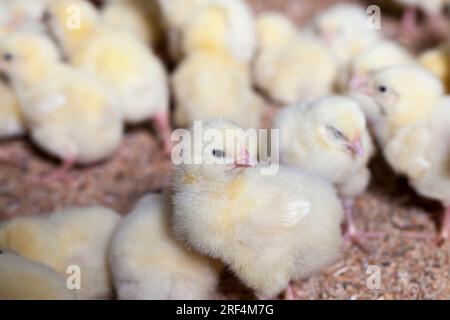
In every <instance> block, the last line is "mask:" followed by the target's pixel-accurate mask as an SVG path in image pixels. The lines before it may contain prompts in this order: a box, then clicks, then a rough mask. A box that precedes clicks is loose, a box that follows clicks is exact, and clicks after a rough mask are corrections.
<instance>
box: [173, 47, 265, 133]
mask: <svg viewBox="0 0 450 320" xmlns="http://www.w3.org/2000/svg"><path fill="white" fill-rule="evenodd" d="M172 87H173V94H174V99H175V110H174V121H175V124H176V126H178V127H185V128H186V127H189V126H190V125H191V124H192V123H193V121H195V120H205V119H208V118H213V117H224V118H228V119H231V120H233V121H236V122H237V123H239V125H241V126H242V127H245V128H258V127H259V124H260V119H261V115H262V111H263V107H264V102H263V100H262V98H260V97H259V96H258V95H257V94H256V93H255V92H254V91H253V88H252V85H251V80H250V75H249V70H248V68H247V67H246V66H245V65H243V64H240V63H238V62H236V61H235V60H234V59H233V58H231V57H230V56H229V55H227V54H220V53H214V52H206V51H203V52H198V53H194V54H190V55H189V56H188V57H187V58H186V59H185V60H184V61H183V62H182V63H181V64H180V65H179V66H178V68H177V69H176V70H175V72H174V74H173V76H172Z"/></svg>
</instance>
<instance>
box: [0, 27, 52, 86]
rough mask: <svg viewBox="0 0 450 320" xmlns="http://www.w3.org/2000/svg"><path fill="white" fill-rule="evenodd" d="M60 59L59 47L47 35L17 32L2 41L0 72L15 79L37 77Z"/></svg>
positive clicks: (0, 47) (0, 46) (0, 45)
mask: <svg viewBox="0 0 450 320" xmlns="http://www.w3.org/2000/svg"><path fill="white" fill-rule="evenodd" d="M59 59H60V56H59V52H58V49H57V48H56V46H55V45H54V44H53V42H52V41H51V40H50V39H48V38H47V37H46V36H45V35H41V34H37V33H31V32H16V33H13V34H11V35H10V36H8V37H7V38H5V39H4V40H3V41H2V42H1V43H0V72H4V73H6V74H7V75H8V76H10V77H11V79H12V80H13V81H14V80H15V79H26V80H31V79H36V78H38V77H39V76H41V75H42V74H43V73H44V71H45V69H46V68H48V66H49V65H51V64H54V63H56V62H58V61H59Z"/></svg>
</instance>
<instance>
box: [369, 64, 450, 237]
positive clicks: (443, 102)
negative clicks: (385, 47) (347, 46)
mask: <svg viewBox="0 0 450 320" xmlns="http://www.w3.org/2000/svg"><path fill="white" fill-rule="evenodd" d="M411 88H414V90H411ZM365 92H366V93H367V94H369V95H370V96H371V97H372V98H373V99H374V100H375V102H376V103H377V104H378V105H379V106H380V108H381V110H382V116H383V117H382V119H383V125H384V126H383V129H384V131H383V132H382V134H383V135H382V137H381V138H382V139H381V145H382V148H383V154H384V155H385V158H386V159H387V161H388V163H389V164H390V166H391V167H392V168H393V169H394V170H395V171H396V172H398V173H399V174H402V175H405V176H406V177H407V178H408V180H409V182H410V184H411V185H412V186H413V187H414V188H415V189H416V190H417V191H418V192H419V193H420V194H422V195H424V196H426V197H429V198H432V199H435V200H438V201H440V202H441V203H442V204H443V205H444V206H445V207H446V208H447V209H446V211H445V214H444V220H443V223H442V229H441V233H440V237H439V241H441V240H442V239H448V237H449V232H450V210H449V209H448V207H449V206H450V177H449V175H448V160H449V156H450V144H449V142H448V141H449V139H450V131H449V128H450V117H449V115H450V113H449V111H450V98H449V97H444V95H443V94H444V89H443V86H442V84H441V82H440V81H439V80H438V79H437V78H436V77H435V76H434V75H433V74H431V73H429V72H428V71H426V70H423V69H421V68H420V67H413V66H403V67H391V68H387V69H383V70H381V71H379V72H377V73H375V74H374V75H373V77H372V78H371V79H370V82H369V83H368V84H367V87H366V89H365Z"/></svg>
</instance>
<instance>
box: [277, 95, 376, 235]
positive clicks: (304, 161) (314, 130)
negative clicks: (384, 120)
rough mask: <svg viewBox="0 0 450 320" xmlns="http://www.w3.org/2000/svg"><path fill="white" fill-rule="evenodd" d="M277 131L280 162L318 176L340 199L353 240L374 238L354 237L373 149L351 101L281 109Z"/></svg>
mask: <svg viewBox="0 0 450 320" xmlns="http://www.w3.org/2000/svg"><path fill="white" fill-rule="evenodd" d="M273 128H276V129H279V130H280V145H279V150H280V160H281V163H284V164H287V165H294V166H298V167H300V168H302V169H304V170H308V171H312V172H315V173H317V174H320V175H321V176H323V177H324V178H325V179H327V180H328V181H330V182H331V183H333V184H334V186H335V187H336V188H337V190H338V192H339V194H340V195H341V197H342V198H343V202H344V207H345V209H346V210H345V212H346V218H347V224H348V226H347V232H348V236H349V237H350V238H352V239H356V238H358V237H365V236H368V237H370V236H372V233H364V232H357V231H356V227H355V225H354V222H353V216H352V207H353V200H354V198H355V197H357V196H358V195H360V194H361V193H363V192H364V191H365V190H366V188H367V185H368V183H369V180H370V172H369V170H368V168H367V165H368V162H369V160H370V157H371V156H372V154H373V151H374V148H373V144H372V141H371V138H370V136H369V133H368V130H367V127H366V120H365V118H364V114H363V113H362V111H361V110H360V108H359V105H358V104H357V103H356V102H355V101H353V100H352V99H349V98H346V97H340V96H329V97H324V98H320V99H317V100H314V101H311V102H306V103H301V104H298V105H293V106H290V107H288V108H285V109H283V110H282V111H281V112H280V113H279V114H278V115H277V116H276V118H275V119H274V123H273Z"/></svg>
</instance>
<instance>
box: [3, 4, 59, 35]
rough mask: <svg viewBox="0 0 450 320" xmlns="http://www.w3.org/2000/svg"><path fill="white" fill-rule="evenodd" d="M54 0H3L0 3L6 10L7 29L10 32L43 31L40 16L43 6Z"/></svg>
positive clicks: (41, 15) (42, 12) (43, 10)
mask: <svg viewBox="0 0 450 320" xmlns="http://www.w3.org/2000/svg"><path fill="white" fill-rule="evenodd" d="M52 1H56V0H33V1H30V0H17V1H3V2H0V5H1V6H2V7H4V8H6V10H7V12H8V29H9V31H10V32H13V31H16V30H21V31H24V30H27V31H34V32H42V33H44V32H45V27H44V25H43V24H42V18H43V16H44V12H45V6H46V4H47V3H50V2H52Z"/></svg>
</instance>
